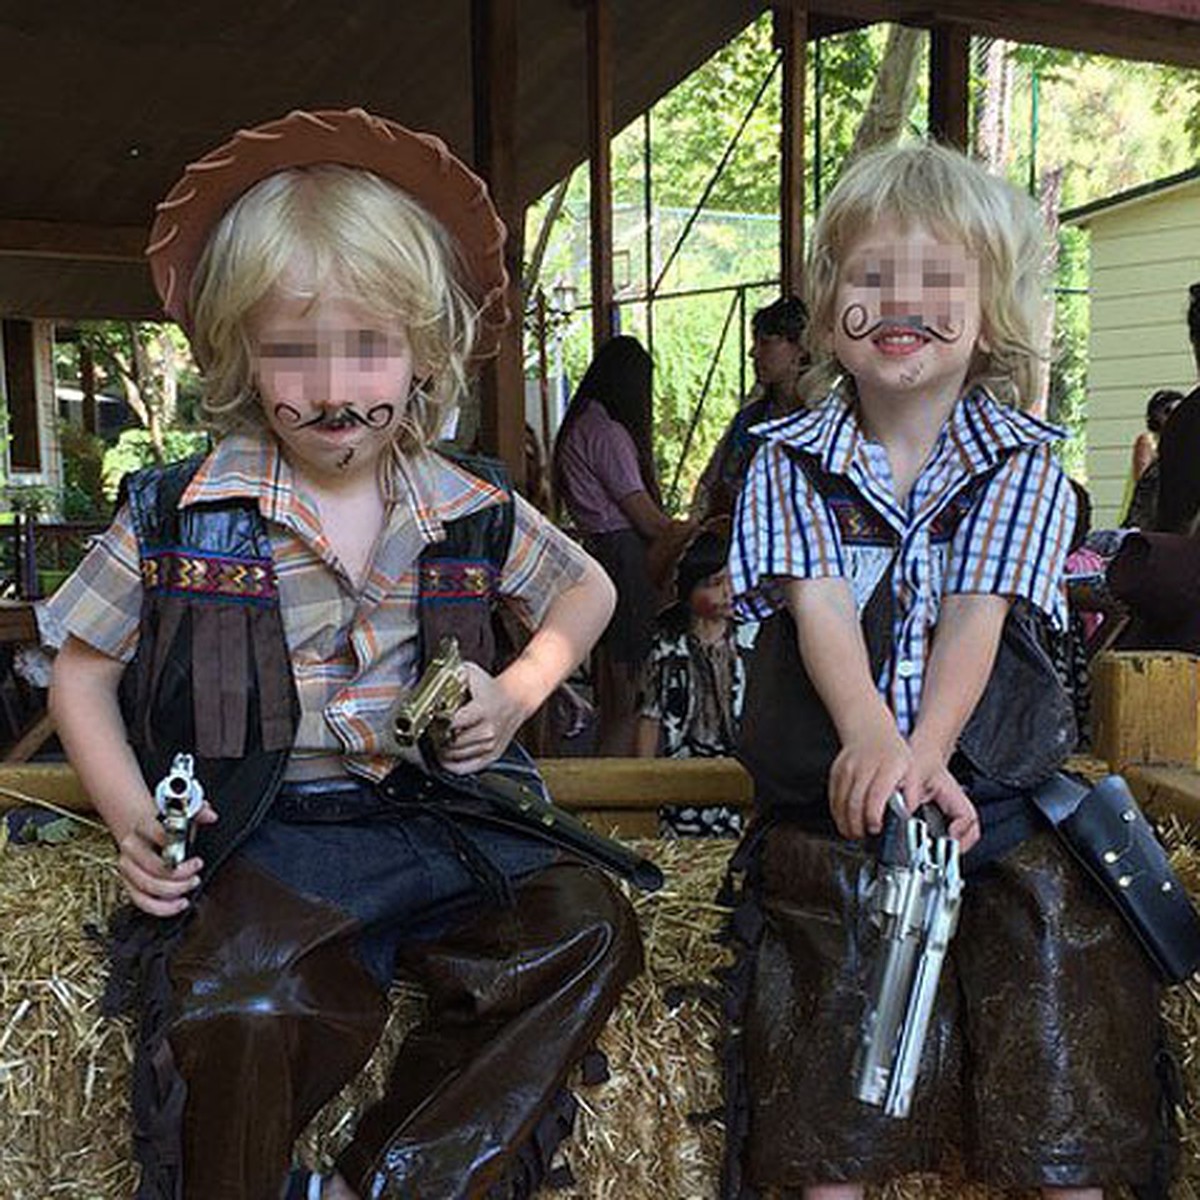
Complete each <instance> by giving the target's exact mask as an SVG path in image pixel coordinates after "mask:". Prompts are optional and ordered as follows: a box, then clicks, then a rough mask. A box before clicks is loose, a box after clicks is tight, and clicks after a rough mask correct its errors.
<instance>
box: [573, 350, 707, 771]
mask: <svg viewBox="0 0 1200 1200" xmlns="http://www.w3.org/2000/svg"><path fill="white" fill-rule="evenodd" d="M651 373H652V367H651V361H650V355H649V354H647V353H646V351H645V350H644V349H643V348H642V346H641V344H640V343H639V342H638V341H637V339H636V338H632V337H624V336H623V337H615V338H613V339H612V340H611V341H610V342H607V343H606V344H605V345H604V346H602V347H601V349H600V350H599V352H598V353H597V354H596V357H595V358H594V359H593V360H592V364H591V366H590V367H588V369H587V372H586V373H585V374H584V377H583V379H582V381H581V382H580V384H579V388H578V389H577V390H576V392H575V395H574V396H573V397H572V398H571V403H570V404H569V405H568V406H567V411H566V414H565V416H564V417H563V423H562V427H561V429H560V430H559V432H558V437H557V439H556V440H555V443H554V485H555V492H556V494H557V495H558V497H559V498H560V499H561V500H562V502H563V503H564V504H565V505H566V508H567V511H568V512H569V513H570V515H571V519H572V521H573V522H574V524H575V527H576V528H577V529H578V531H579V533H580V535H581V536H582V539H583V543H584V546H585V547H586V548H587V550H588V552H589V553H590V554H592V555H593V556H594V557H595V558H596V559H598V560H599V562H600V564H601V566H603V567H604V569H605V570H606V571H607V572H608V574H609V575H610V576H611V578H612V580H613V582H614V583H615V584H616V588H617V607H616V611H615V612H614V613H613V618H612V620H611V622H609V625H608V628H607V629H606V630H605V632H604V635H603V636H602V637H601V639H600V641H599V643H598V644H597V646H596V649H595V651H594V652H593V673H594V678H595V687H596V704H597V708H598V709H599V720H600V724H599V731H598V735H597V744H596V752H597V753H598V754H601V755H622V756H623V755H632V753H633V735H634V729H635V727H636V724H637V714H636V711H635V710H636V699H637V680H638V676H639V674H640V671H641V666H642V663H643V662H644V661H645V658H646V655H647V653H648V652H649V649H650V635H651V627H652V624H653V621H654V616H655V613H656V612H657V610H658V602H659V589H658V586H657V583H656V579H655V577H656V576H659V577H661V572H660V571H657V570H655V571H652V569H651V564H652V563H654V564H660V565H661V566H662V567H664V568H665V567H667V566H669V565H670V560H671V557H672V553H671V552H672V551H673V550H674V549H677V548H678V547H679V546H680V545H682V542H683V539H684V538H685V537H686V536H687V533H688V531H689V529H690V526H688V525H687V524H685V523H684V522H681V521H673V520H672V519H671V518H670V517H668V516H667V515H666V513H664V512H663V510H662V501H661V497H660V493H659V489H658V479H657V476H656V473H655V469H654V452H653V445H652V439H651V429H652V410H651Z"/></svg>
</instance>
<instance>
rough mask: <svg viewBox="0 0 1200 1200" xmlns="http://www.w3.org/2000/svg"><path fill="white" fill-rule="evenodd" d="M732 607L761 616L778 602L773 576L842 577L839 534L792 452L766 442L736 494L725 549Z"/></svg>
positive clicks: (750, 615)
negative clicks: (737, 495) (731, 522)
mask: <svg viewBox="0 0 1200 1200" xmlns="http://www.w3.org/2000/svg"><path fill="white" fill-rule="evenodd" d="M729 571H730V579H731V581H732V584H733V592H734V598H735V599H734V608H735V613H736V614H737V616H738V617H739V619H742V620H760V619H762V618H764V617H767V616H770V614H771V613H772V612H774V611H775V610H776V609H778V608H780V607H781V606H782V597H781V596H780V594H779V589H778V588H777V586H776V585H775V581H776V580H777V579H779V578H781V577H786V578H791V579H819V578H826V577H845V575H846V565H845V558H844V555H843V552H842V544H841V538H840V536H839V534H838V531H837V526H836V524H835V523H834V520H833V517H832V515H831V514H830V512H829V509H828V507H827V506H826V504H825V501H824V499H823V498H822V497H821V495H820V493H819V492H817V490H816V489H815V488H814V487H813V485H812V482H811V481H810V480H809V478H808V476H807V475H806V474H805V472H804V469H803V468H802V467H801V466H800V464H799V462H798V461H797V459H796V456H795V454H794V452H792V451H790V450H788V449H787V447H786V446H783V445H781V444H780V443H777V442H768V443H767V444H766V445H764V446H762V447H761V448H760V449H759V450H758V453H757V454H755V456H754V459H753V461H752V462H751V464H750V469H749V471H748V472H747V475H746V483H745V486H744V487H743V488H742V491H741V494H740V496H739V497H738V503H737V509H736V511H735V515H734V521H733V538H732V542H731V545H730V552H729Z"/></svg>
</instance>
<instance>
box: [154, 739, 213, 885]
mask: <svg viewBox="0 0 1200 1200" xmlns="http://www.w3.org/2000/svg"><path fill="white" fill-rule="evenodd" d="M203 804H204V788H203V787H202V786H201V784H200V780H198V779H197V778H196V776H195V773H194V769H193V764H192V756H191V755H190V754H177V755H175V757H174V758H173V759H172V760H171V769H170V770H169V771H168V772H167V773H166V774H165V775H164V776H163V777H162V778H161V779H160V780H159V781H158V786H157V787H156V788H155V789H154V806H155V807H156V808H157V809H158V819H159V821H160V822H162V827H163V829H165V830H166V832H167V840H166V842H165V844H164V845H163V848H162V860H163V862H165V863H166V864H167V866H168V867H177V866H179V864H180V863H181V862H183V860H184V859H185V858H187V856H188V849H189V847H190V846H191V843H192V830H193V826H194V823H195V820H196V814H197V813H198V812H199V811H200V809H201V807H202V806H203Z"/></svg>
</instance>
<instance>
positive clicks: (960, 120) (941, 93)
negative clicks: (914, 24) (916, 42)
mask: <svg viewBox="0 0 1200 1200" xmlns="http://www.w3.org/2000/svg"><path fill="white" fill-rule="evenodd" d="M970 51H971V33H970V30H968V29H964V28H963V27H962V26H961V25H945V24H940V23H937V24H934V25H933V26H932V27H931V28H930V30H929V135H930V137H933V138H936V139H937V140H938V141H939V142H945V143H946V144H947V145H950V146H957V147H958V148H959V149H960V150H966V149H967V141H968V123H967V110H968V95H967V88H968V83H969V81H970V73H971V61H970Z"/></svg>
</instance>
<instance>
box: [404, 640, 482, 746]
mask: <svg viewBox="0 0 1200 1200" xmlns="http://www.w3.org/2000/svg"><path fill="white" fill-rule="evenodd" d="M469 698H470V692H469V690H468V688H467V673H466V671H465V670H463V660H462V655H461V654H460V653H459V649H458V639H457V638H455V637H444V638H442V640H441V641H440V642H438V647H437V653H436V654H434V656H433V657H432V658H431V659H430V660H429V663H428V665H427V666H426V667H425V670H424V672H423V673H422V675H421V678H420V679H418V680H417V686H416V687H414V688H413V689H412V691H411V692H409V693H407V695H404V696H401V697H400V700H399V702H398V703H397V704H396V707H395V708H394V709H393V710H392V718H391V728H392V733H393V735H394V736H395V738H396V744H397V745H398V746H400V747H402V748H404V749H410V748H411V747H413V746H415V745H416V744H417V743H418V742H419V741H420V740H421V738H422V737H424V735H425V734H426V733H428V734H429V736H430V738H431V739H432V741H433V742H434V744H435V745H438V746H441V745H444V744H445V742H446V741H447V740H448V738H449V734H450V720H451V718H452V717H453V716H454V714H455V713H456V712H457V711H458V710H459V709H460V708H461V707H462V706H463V705H464V704H465V703H466V702H467V700H468V699H469Z"/></svg>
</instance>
